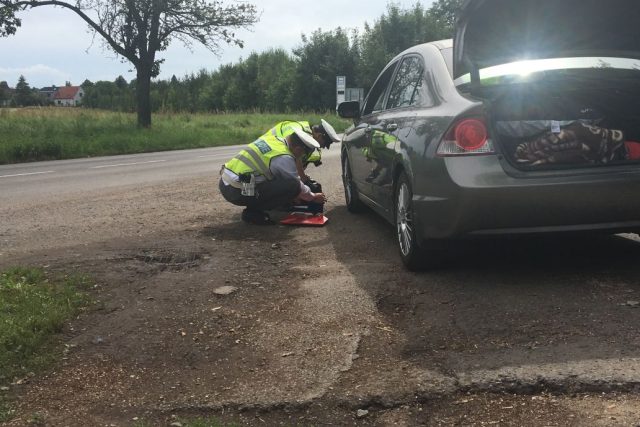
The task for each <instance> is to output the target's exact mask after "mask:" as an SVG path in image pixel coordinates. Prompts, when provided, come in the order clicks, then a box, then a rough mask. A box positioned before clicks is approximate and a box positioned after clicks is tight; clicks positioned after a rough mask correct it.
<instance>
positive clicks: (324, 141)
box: [263, 119, 340, 191]
mask: <svg viewBox="0 0 640 427" xmlns="http://www.w3.org/2000/svg"><path fill="white" fill-rule="evenodd" d="M295 129H300V130H303V131H305V132H306V133H308V134H311V135H312V136H313V139H315V140H316V141H317V142H318V144H319V145H320V148H326V149H329V147H330V146H331V144H332V143H334V142H338V141H340V138H339V137H338V133H337V132H336V130H335V129H334V128H333V126H331V124H330V123H329V122H327V121H326V120H324V119H322V120H320V124H319V125H314V126H310V125H309V122H308V121H293V120H286V121H284V122H280V123H278V124H276V125H275V126H274V127H272V128H271V129H270V130H269V131H267V133H265V135H268V134H271V135H273V136H277V137H279V138H286V137H287V136H289V135H291V134H292V133H293V131H294V130H295ZM263 136H264V135H263ZM310 163H313V164H314V165H316V166H320V165H321V164H322V153H321V151H320V150H319V149H318V150H314V151H313V152H312V153H310V154H308V155H305V156H304V157H303V158H301V159H297V162H296V164H297V167H298V175H300V178H301V179H302V181H303V182H304V183H305V184H307V185H309V186H311V187H312V189H314V188H315V189H317V191H322V187H321V186H320V185H319V184H317V183H316V182H315V181H313V180H312V179H311V178H310V177H309V176H307V174H306V173H305V169H306V167H307V165H309V164H310Z"/></svg>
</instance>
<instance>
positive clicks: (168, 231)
mask: <svg viewBox="0 0 640 427" xmlns="http://www.w3.org/2000/svg"><path fill="white" fill-rule="evenodd" d="M321 169H322V172H321V173H322V175H320V172H317V173H316V175H319V176H318V178H319V180H322V182H323V185H325V189H326V191H327V193H328V194H329V198H330V202H329V203H328V205H327V208H328V209H327V216H328V217H329V218H330V223H329V224H328V225H327V226H326V227H324V228H295V227H283V226H273V227H262V228H260V227H248V226H245V225H244V224H242V223H241V221H240V209H239V208H237V207H233V206H231V205H228V204H227V203H226V202H224V200H222V199H221V197H220V196H219V194H218V192H217V189H216V183H215V182H214V180H213V177H212V178H211V179H210V180H203V179H201V178H198V179H180V180H177V181H167V182H163V183H156V184H154V185H147V186H142V187H137V186H136V187H134V186H130V187H120V188H115V189H108V190H105V191H102V192H100V193H94V194H87V193H77V194H67V195H65V196H64V197H63V198H60V199H56V198H55V197H54V196H53V195H52V197H51V198H50V199H43V200H40V201H36V202H33V201H32V202H20V203H16V204H12V205H11V206H2V207H0V224H3V225H2V227H1V228H0V243H1V245H0V268H6V267H8V266H11V265H18V264H19V265H31V266H42V267H44V268H45V269H47V270H50V271H55V272H71V271H74V272H81V273H86V274H89V275H90V276H91V277H93V279H94V280H95V281H96V288H95V289H94V291H93V294H94V298H95V299H96V300H97V301H98V304H97V308H96V310H94V311H93V312H91V313H89V314H86V315H83V316H82V317H80V318H78V319H75V320H73V321H72V322H71V323H70V325H69V326H68V327H67V329H66V330H65V331H64V336H63V339H64V342H65V344H66V347H65V348H66V351H65V354H64V355H63V357H62V360H61V363H60V364H59V365H58V366H56V367H55V368H54V369H53V370H52V371H51V372H49V373H48V374H46V375H43V376H41V377H33V378H27V379H21V381H19V382H20V384H15V385H13V386H12V387H11V393H12V394H13V395H14V396H15V397H16V402H17V409H18V415H17V417H16V418H15V419H14V420H13V421H11V422H9V423H7V425H12V426H13V425H15V426H18V425H25V424H26V423H27V422H28V420H30V419H33V418H34V415H36V414H37V415H38V417H37V418H38V419H42V420H44V424H45V425H51V426H75V425H77V426H86V425H107V426H109V425H117V426H126V425H133V424H134V423H136V421H145V422H147V423H148V424H149V425H169V424H171V423H172V422H175V421H176V420H178V419H188V418H191V417H200V416H204V417H208V416H211V417H216V418H218V419H221V420H223V421H228V422H232V423H239V424H248V425H256V424H265V425H292V424H294V425H295V424H311V425H336V424H339V425H345V424H357V425H492V424H500V425H518V426H523V425H576V426H580V425H603V426H610V425H634V424H637V423H638V422H640V417H639V416H638V415H637V414H639V413H640V399H639V398H638V396H637V394H636V393H637V390H638V384H640V362H639V360H640V359H639V358H640V339H638V335H637V325H638V324H639V322H640V309H636V308H635V306H634V305H633V304H628V303H629V302H632V301H638V300H640V284H639V283H638V281H637V279H636V278H637V277H640V276H639V274H638V273H640V267H637V263H636V262H635V260H637V256H638V255H639V254H640V249H639V248H638V247H637V246H638V245H637V243H635V242H633V241H631V240H624V241H622V239H611V238H606V239H592V240H589V241H584V240H570V241H565V240H560V241H558V240H552V241H551V242H550V241H548V240H538V239H536V240H527V241H525V242H520V241H507V242H479V243H474V244H469V245H464V246H462V247H460V248H457V249H456V250H455V252H454V255H455V256H453V257H452V264H451V265H449V266H448V267H446V268H444V269H442V270H439V271H435V272H430V273H421V274H413V273H408V272H406V271H404V270H403V269H402V267H401V266H400V262H399V259H398V257H397V254H396V248H395V245H394V241H393V238H394V236H393V229H392V228H391V227H390V226H388V225H387V224H385V223H384V222H383V221H382V220H380V219H378V218H377V217H376V216H374V215H373V214H370V213H365V214H363V215H359V216H354V215H351V214H349V213H348V212H347V211H346V209H345V207H344V204H343V198H342V188H341V184H340V182H339V178H338V177H339V161H338V160H337V158H336V159H335V162H333V161H332V162H328V164H327V165H326V166H323V167H322V168H321ZM325 183H326V184H325ZM456 260H457V261H456ZM460 260H465V262H464V265H463V266H462V265H461V264H460V262H459V261H460ZM229 286H232V287H234V288H235V289H234V290H233V291H232V292H231V293H229V294H227V295H221V294H219V292H218V290H219V289H220V288H222V287H229Z"/></svg>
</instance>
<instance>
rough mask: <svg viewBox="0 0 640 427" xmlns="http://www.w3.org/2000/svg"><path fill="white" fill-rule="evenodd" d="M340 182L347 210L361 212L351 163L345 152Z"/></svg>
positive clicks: (360, 202)
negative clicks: (342, 186)
mask: <svg viewBox="0 0 640 427" xmlns="http://www.w3.org/2000/svg"><path fill="white" fill-rule="evenodd" d="M342 184H343V185H344V199H345V202H346V204H347V210H349V212H352V213H357V212H362V209H363V208H364V205H363V204H362V201H361V200H360V198H359V197H358V189H357V188H356V185H355V184H354V182H353V178H352V175H351V165H350V164H349V157H347V154H346V153H343V155H342Z"/></svg>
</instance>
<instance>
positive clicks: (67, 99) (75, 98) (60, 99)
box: [53, 86, 84, 107]
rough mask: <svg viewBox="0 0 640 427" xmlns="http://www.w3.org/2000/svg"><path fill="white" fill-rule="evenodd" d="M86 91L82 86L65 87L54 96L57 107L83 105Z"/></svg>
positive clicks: (59, 89)
mask: <svg viewBox="0 0 640 427" xmlns="http://www.w3.org/2000/svg"><path fill="white" fill-rule="evenodd" d="M83 96H84V89H82V87H81V86H63V87H61V88H58V90H57V91H56V93H55V95H53V102H54V103H55V105H60V106H63V107H75V106H78V105H80V104H81V103H82V97H83Z"/></svg>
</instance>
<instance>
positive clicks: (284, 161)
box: [219, 129, 326, 224]
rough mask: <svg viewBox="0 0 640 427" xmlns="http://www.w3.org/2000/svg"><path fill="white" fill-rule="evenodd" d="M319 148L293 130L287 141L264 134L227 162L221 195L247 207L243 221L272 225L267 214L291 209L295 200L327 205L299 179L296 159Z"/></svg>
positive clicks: (299, 131) (223, 169) (221, 179)
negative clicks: (277, 210) (282, 208)
mask: <svg viewBox="0 0 640 427" xmlns="http://www.w3.org/2000/svg"><path fill="white" fill-rule="evenodd" d="M319 147H320V145H319V144H318V143H317V142H316V140H315V139H313V137H312V136H311V135H309V134H308V133H306V132H304V131H302V130H300V129H294V131H293V132H292V133H291V134H290V135H288V136H287V137H286V138H278V137H277V136H275V135H271V134H265V135H263V136H262V137H260V138H259V139H258V140H256V141H254V142H252V143H251V144H249V145H248V146H247V147H246V148H245V149H244V150H242V151H241V152H240V153H239V154H238V155H237V156H235V157H234V158H233V159H231V160H230V161H228V162H227V163H226V164H225V165H224V167H223V168H222V170H221V171H220V183H219V188H220V193H221V194H222V196H223V197H224V198H225V199H226V200H227V201H228V202H230V203H233V204H234V205H237V206H246V208H245V210H244V211H243V212H242V220H243V221H245V222H248V223H252V224H270V223H271V219H270V218H269V214H268V213H266V212H265V211H268V210H272V209H275V208H279V207H282V206H286V205H290V204H291V203H293V201H294V200H296V199H300V200H303V201H307V202H315V203H320V204H322V203H324V202H325V201H326V197H325V195H324V194H323V193H321V192H317V193H314V192H312V191H311V189H310V188H309V187H308V186H307V185H305V184H304V183H303V182H302V181H301V179H300V176H299V175H298V172H297V169H296V159H300V158H302V157H304V156H306V155H308V154H310V153H312V152H313V151H314V150H316V149H318V148H319Z"/></svg>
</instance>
